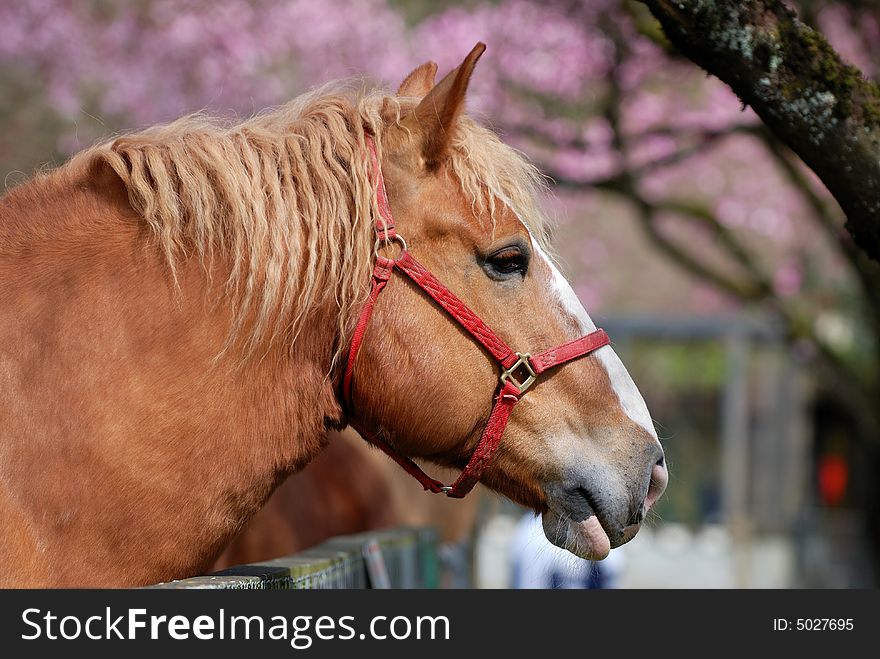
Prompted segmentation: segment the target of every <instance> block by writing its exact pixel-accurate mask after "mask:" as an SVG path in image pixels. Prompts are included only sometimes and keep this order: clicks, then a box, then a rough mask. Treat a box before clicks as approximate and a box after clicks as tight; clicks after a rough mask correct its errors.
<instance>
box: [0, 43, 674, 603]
mask: <svg viewBox="0 0 880 659" xmlns="http://www.w3.org/2000/svg"><path fill="white" fill-rule="evenodd" d="M484 49H485V46H484V45H482V44H478V45H477V46H476V47H475V48H474V50H473V51H472V52H471V53H470V54H469V55H468V56H467V57H466V58H465V59H464V60H463V61H462V63H461V64H460V65H459V66H458V67H456V68H455V69H454V70H453V71H451V72H450V73H449V74H448V75H446V76H445V77H444V78H443V79H442V80H441V81H440V82H439V83H436V84H435V78H436V71H437V66H436V64H434V63H432V62H428V63H425V64H423V65H421V66H419V67H417V68H416V69H415V70H414V71H413V72H412V73H410V74H409V75H408V76H407V77H406V78H405V79H404V81H403V83H402V84H401V85H400V88H399V89H398V90H397V93H393V92H390V91H386V90H383V89H381V88H367V87H366V86H365V85H361V86H360V87H358V86H352V85H350V84H349V85H346V84H331V85H329V86H325V87H323V88H319V89H317V90H314V91H312V92H309V93H306V94H304V95H302V96H299V97H297V98H295V99H294V100H292V101H290V102H289V103H287V104H285V105H283V106H281V107H279V108H275V109H272V110H268V111H265V112H263V113H260V114H257V115H256V116H254V117H251V118H248V119H245V120H243V121H239V122H237V123H235V122H221V121H218V120H215V119H211V118H210V117H206V116H203V115H190V116H187V117H183V118H180V119H178V120H176V121H173V122H171V123H169V124H165V125H159V126H154V127H151V128H148V129H146V130H143V131H140V132H135V133H131V134H127V135H122V136H117V137H114V138H112V139H109V140H107V141H105V142H102V143H99V144H97V145H95V146H93V147H90V148H87V149H85V150H83V151H81V152H79V153H78V154H76V155H74V156H73V157H72V158H71V159H70V160H69V161H68V162H67V163H65V164H64V165H62V166H60V167H58V168H57V169H55V170H52V171H48V172H42V173H40V174H38V175H37V176H35V177H34V178H32V179H31V180H30V181H28V182H26V183H23V184H20V185H19V186H17V187H15V188H13V189H11V190H10V191H8V192H7V193H6V194H5V196H4V197H3V198H2V199H0V392H2V395H0V564H2V565H3V566H4V570H3V575H2V577H0V585H3V586H15V587H73V586H97V587H105V586H112V587H127V586H137V585H142V584H150V583H155V582H158V581H167V580H170V579H175V578H178V577H184V576H188V575H192V574H198V573H203V572H204V571H206V570H207V569H209V568H210V566H211V564H212V563H213V561H215V560H216V558H217V557H218V556H219V554H220V553H221V552H222V551H223V549H224V547H226V546H227V544H228V543H229V542H230V541H231V539H232V538H233V537H234V536H235V535H236V534H237V533H238V532H239V531H240V530H241V529H242V528H243V526H244V525H245V524H246V523H247V521H248V520H249V519H251V518H252V517H253V516H254V515H255V514H256V512H257V511H258V510H259V509H260V508H261V506H262V505H263V504H264V503H265V502H266V500H267V499H268V497H269V496H270V494H271V493H272V492H273V490H274V489H275V488H276V487H277V486H278V485H279V484H280V483H281V482H282V481H283V480H284V479H285V478H286V477H287V476H289V475H290V474H292V473H294V472H296V471H298V470H300V469H302V468H303V467H304V466H305V465H306V464H308V463H309V462H310V461H311V460H312V459H313V458H315V456H316V455H318V453H319V452H320V451H321V449H322V448H323V447H324V445H325V444H326V441H327V439H326V438H327V433H328V431H330V430H334V429H340V428H343V427H344V426H346V425H352V426H353V427H355V428H357V429H359V431H360V432H361V434H362V435H364V436H365V438H367V439H368V440H369V441H371V442H373V443H375V444H376V445H378V446H380V447H382V448H383V449H385V450H386V451H387V452H388V453H389V454H391V455H393V456H394V457H395V459H397V461H398V462H399V463H400V464H402V465H403V466H404V467H405V468H406V469H407V471H409V472H410V473H412V474H413V475H416V476H417V477H418V478H419V480H420V482H421V483H422V484H423V485H424V486H425V487H426V488H427V489H430V490H432V491H433V492H440V493H446V494H447V495H452V496H462V495H463V494H464V493H465V491H466V490H467V489H468V488H469V487H471V486H472V485H473V483H474V482H476V481H477V480H479V481H480V482H481V483H482V484H484V485H485V486H487V487H489V488H491V489H494V490H496V491H498V492H499V493H501V494H503V495H505V496H507V497H510V498H511V499H512V500H514V501H517V502H519V503H521V504H522V505H525V506H527V507H529V508H531V509H533V510H535V511H536V512H539V513H543V518H542V519H543V526H544V530H545V533H546V535H547V537H548V538H549V539H550V540H551V541H552V542H554V543H555V544H557V545H559V546H562V547H564V548H566V549H568V550H569V551H572V552H573V553H576V554H577V555H579V556H582V557H585V558H590V559H601V558H603V557H605V556H607V554H608V552H609V551H610V549H611V548H613V547H616V546H619V545H621V544H623V543H624V542H627V541H629V540H630V539H631V538H632V537H633V536H634V535H635V533H636V532H637V531H638V529H639V527H640V524H641V522H642V520H643V518H644V516H645V514H646V512H647V511H648V510H649V509H650V508H651V506H652V505H653V504H654V502H655V501H656V500H657V498H658V497H659V496H660V494H661V493H662V491H663V489H664V488H665V486H666V482H667V472H666V467H665V462H664V459H663V450H662V448H661V445H660V442H659V440H658V438H657V434H656V431H655V430H654V427H653V423H652V420H651V417H650V415H649V413H648V410H647V407H646V405H645V402H644V400H643V398H642V397H641V395H640V394H639V392H638V389H637V387H636V386H635V384H634V383H633V381H632V379H631V377H630V376H629V374H628V373H627V371H626V368H625V367H624V366H623V364H622V363H621V361H620V360H619V358H618V357H617V355H616V354H615V352H614V350H613V348H612V347H611V346H610V344H609V339H608V338H607V336H606V335H603V334H602V333H601V332H600V331H599V330H597V329H596V327H595V325H594V324H593V322H592V320H591V319H590V317H589V316H588V314H587V312H586V311H585V310H584V309H583V307H582V305H581V304H580V302H579V301H578V300H577V297H576V296H575V295H574V293H573V291H572V289H571V287H570V286H569V284H568V283H567V282H566V280H565V279H564V277H563V276H562V275H561V273H560V272H559V270H558V268H557V267H556V266H555V265H554V263H553V261H552V259H551V256H550V255H549V254H550V252H549V246H548V235H549V225H548V224H547V221H546V219H545V217H544V215H543V214H542V212H541V210H540V197H541V194H542V187H543V179H542V178H541V176H540V173H539V172H538V170H537V169H536V168H535V167H534V166H533V165H531V164H530V163H529V162H528V161H527V160H526V158H525V157H524V156H523V155H521V154H520V153H519V152H518V151H516V150H515V149H513V148H511V147H510V146H509V145H507V144H505V143H504V142H503V141H502V140H501V139H500V138H499V137H498V136H497V135H495V134H494V133H493V132H492V131H490V130H489V129H487V128H486V127H484V126H482V125H481V124H479V123H478V122H477V121H475V120H473V119H472V118H470V117H469V116H468V115H467V114H466V113H465V112H464V104H465V97H466V92H467V88H468V85H469V82H470V80H471V75H472V73H473V71H474V68H475V65H476V63H477V60H478V59H479V57H480V55H481V54H482V52H483V50H484ZM394 227H396V230H395V231H392V229H393V228H394ZM422 263H423V265H422ZM419 268H420V269H419ZM371 273H372V274H371ZM386 274H387V278H386V279H384V280H383V277H384V276H385V275H386ZM403 274H406V276H405V277H404V276H403ZM440 281H442V284H440V283H439V282H440ZM429 286H433V288H431V289H430V291H429V289H428V288H427V287H429ZM447 287H448V288H447ZM377 289H378V290H384V293H383V294H382V295H381V296H379V295H378V293H377ZM452 291H455V293H454V294H453V293H452ZM370 312H371V313H370ZM364 319H367V320H364ZM463 319H464V320H463ZM490 328H495V331H492V330H491V329H490ZM580 335H584V336H580ZM502 337H503V338H502ZM577 337H580V338H577ZM355 344H356V345H357V349H355ZM508 344H512V345H515V346H517V347H518V348H519V349H521V350H523V351H525V350H541V352H540V353H536V354H534V355H532V353H529V352H516V353H515V352H514V351H513V349H512V348H510V347H509V345H508ZM554 346H555V347H554ZM527 388H528V389H529V390H528V391H527V392H526V389H527ZM520 399H521V401H520ZM514 404H516V406H515V407H514ZM502 440H503V441H502ZM410 458H420V459H423V460H426V461H428V462H431V463H437V464H439V465H444V466H447V467H450V468H456V469H464V470H465V471H464V472H463V475H462V476H460V477H459V479H458V481H457V483H456V484H455V485H454V486H452V488H451V489H450V487H449V486H442V485H440V484H437V483H436V482H434V481H432V480H430V479H428V478H427V477H426V476H424V475H423V474H422V475H419V474H418V471H417V467H415V463H413V462H412V461H411V460H410Z"/></svg>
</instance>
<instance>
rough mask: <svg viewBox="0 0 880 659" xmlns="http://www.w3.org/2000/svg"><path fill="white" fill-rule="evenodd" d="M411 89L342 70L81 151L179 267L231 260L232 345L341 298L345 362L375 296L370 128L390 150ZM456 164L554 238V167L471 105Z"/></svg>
mask: <svg viewBox="0 0 880 659" xmlns="http://www.w3.org/2000/svg"><path fill="white" fill-rule="evenodd" d="M414 102H415V100H414V99H401V98H398V97H396V96H394V95H393V94H389V93H388V92H385V91H381V90H373V91H364V90H363V89H360V90H358V89H356V88H355V87H353V86H352V85H351V84H349V83H345V82H341V83H339V82H338V83H331V84H330V85H325V86H324V87H321V88H319V89H317V90H314V91H312V92H309V93H306V94H304V95H302V96H299V97H297V98H295V99H294V100H292V101H290V102H289V103H287V104H285V105H283V106H281V107H278V108H275V109H272V110H269V111H266V112H263V113H261V114H258V115H256V116H253V117H251V118H249V119H247V120H245V121H242V122H240V123H237V124H230V123H229V122H223V121H220V120H218V119H215V118H211V117H208V116H205V115H203V114H195V115H190V116H187V117H183V118H181V119H178V120H176V121H174V122H172V123H169V124H166V125H159V126H154V127H151V128H148V129H146V130H144V131H142V132H138V133H132V134H128V135H124V136H122V137H119V138H117V139H115V140H112V141H108V142H105V143H102V144H98V145H96V146H94V147H92V148H90V149H88V150H86V151H84V152H82V153H81V154H79V155H78V156H76V157H75V158H74V161H77V160H79V161H80V162H82V160H81V159H87V160H86V161H85V162H94V161H95V160H96V159H97V160H98V161H103V162H105V163H107V164H108V165H109V166H110V167H111V168H112V169H113V171H114V172H116V174H117V175H118V176H119V178H120V179H121V180H122V182H123V184H124V185H125V187H126V189H127V191H128V196H129V200H130V203H131V205H132V206H133V208H134V209H135V211H136V212H138V213H140V214H141V215H143V217H144V219H145V220H146V222H147V223H148V225H149V227H150V229H151V230H152V234H153V235H154V236H155V239H156V240H157V241H158V244H159V246H160V248H161V250H162V251H163V252H164V255H165V258H166V259H167V261H168V264H169V266H170V268H171V271H172V273H176V272H177V266H178V265H179V263H180V262H181V260H182V259H185V258H188V257H189V256H192V255H193V254H194V255H195V256H196V257H197V258H199V259H200V260H201V261H202V263H203V264H204V265H205V267H206V270H207V272H209V273H210V272H211V267H210V265H211V264H212V263H213V261H214V259H215V258H216V256H217V255H221V256H222V257H224V258H225V259H226V260H228V262H229V264H230V270H229V275H228V277H227V279H226V282H225V285H224V290H223V293H224V296H225V297H227V298H229V299H231V300H232V301H233V304H234V305H235V315H234V320H233V325H232V327H231V331H230V334H229V339H228V341H227V347H229V345H230V343H231V342H233V341H237V340H239V339H242V340H243V341H244V344H243V345H244V348H245V354H251V353H253V352H254V351H255V350H257V349H259V348H260V347H261V346H262V347H265V346H267V345H268V344H269V343H271V341H273V340H275V339H277V338H278V337H279V336H280V335H281V334H282V333H283V334H284V335H285V337H286V338H287V340H289V342H290V343H289V344H290V345H291V346H292V345H293V344H294V343H295V340H296V337H297V336H298V335H299V332H300V331H301V329H302V326H303V323H304V320H305V319H306V318H307V317H308V315H309V312H310V311H312V310H314V309H316V308H318V307H320V306H322V305H326V304H328V303H330V304H332V305H333V307H335V309H336V310H337V311H338V319H339V320H338V323H339V334H338V336H339V337H341V339H342V340H341V341H340V343H339V345H338V347H337V351H336V355H335V356H334V361H335V360H336V359H337V358H338V357H339V353H340V352H341V351H342V350H344V349H345V345H346V343H345V339H347V337H348V333H349V332H350V330H351V328H350V327H348V326H347V325H348V323H349V322H350V319H351V318H352V317H353V316H354V314H355V313H356V311H357V309H358V308H359V306H360V305H361V304H362V303H363V301H364V299H365V296H366V292H367V281H368V278H369V276H368V274H369V272H370V271H371V269H372V259H373V249H374V231H373V224H374V220H373V218H375V217H379V215H378V208H377V205H376V204H377V202H376V195H375V194H374V193H373V188H372V185H371V182H370V178H369V177H370V173H369V166H368V158H367V156H366V153H367V150H366V146H365V142H364V136H365V133H367V132H369V133H371V134H372V135H374V136H375V137H376V140H375V141H376V144H377V148H378V149H379V157H380V159H381V156H382V154H381V144H382V136H383V133H384V132H385V130H387V127H386V126H387V122H388V113H389V111H388V108H389V107H390V108H391V109H392V111H393V113H394V114H396V121H397V122H399V121H400V117H401V115H402V114H403V113H404V112H405V111H406V110H407V109H410V108H411V107H413V105H414ZM383 108H384V109H383ZM71 164H73V163H71ZM449 171H451V172H452V174H453V176H454V177H455V178H456V179H457V181H458V184H459V185H460V188H461V191H462V193H463V194H464V195H465V198H466V199H469V200H470V202H471V204H472V207H473V209H474V213H475V216H476V217H481V216H485V214H486V213H487V212H488V214H489V216H490V217H491V218H492V221H493V222H494V218H495V214H496V211H497V210H498V207H499V203H498V200H503V201H504V203H506V204H508V205H509V206H510V208H511V209H512V210H513V211H514V212H515V213H517V215H518V216H519V218H520V219H521V220H522V221H523V222H524V223H525V224H526V226H527V227H528V228H529V230H530V231H531V233H532V235H533V236H535V238H536V240H539V241H541V242H542V243H544V242H545V241H546V234H547V224H546V220H545V216H544V215H543V214H542V212H541V211H540V210H539V208H538V206H537V203H536V202H537V197H538V193H539V192H540V190H541V189H542V188H543V177H542V175H541V174H540V173H539V172H538V170H537V169H536V168H535V167H534V166H532V165H531V164H530V163H529V162H528V161H527V160H526V159H525V158H524V157H523V156H522V154H520V153H519V152H518V151H516V150H515V149H513V148H511V147H510V146H508V145H506V144H504V143H503V142H502V141H501V140H500V139H499V138H498V137H497V136H496V135H495V134H494V133H493V132H492V131H490V130H488V129H487V128H485V127H483V126H480V125H479V124H477V123H476V122H474V121H473V120H471V119H469V118H468V117H462V119H461V120H460V125H459V130H458V131H457V134H456V135H455V137H454V140H453V144H452V149H451V161H450V168H449ZM175 281H176V274H175Z"/></svg>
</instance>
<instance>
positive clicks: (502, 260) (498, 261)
mask: <svg viewBox="0 0 880 659" xmlns="http://www.w3.org/2000/svg"><path fill="white" fill-rule="evenodd" d="M486 265H487V266H488V268H487V269H488V271H489V274H490V276H492V275H494V276H495V278H499V279H506V278H507V277H509V276H510V275H514V274H518V275H520V276H521V277H525V275H526V272H527V271H528V269H529V258H528V256H527V255H526V254H524V253H523V251H522V250H521V249H520V248H519V247H516V246H512V247H505V248H504V249H500V250H498V251H497V252H495V253H494V254H491V255H490V256H489V257H488V258H487V259H486Z"/></svg>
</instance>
